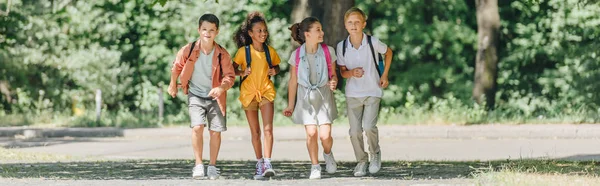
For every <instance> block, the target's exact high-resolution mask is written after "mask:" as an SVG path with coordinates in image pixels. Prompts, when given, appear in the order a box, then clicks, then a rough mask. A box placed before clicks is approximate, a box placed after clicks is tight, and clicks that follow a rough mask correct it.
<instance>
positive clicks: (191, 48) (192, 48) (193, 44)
mask: <svg viewBox="0 0 600 186" xmlns="http://www.w3.org/2000/svg"><path fill="white" fill-rule="evenodd" d="M190 44H192V46H191V47H190V53H188V56H187V59H190V56H191V55H192V51H194V47H195V46H196V41H194V42H191V43H190ZM215 47H220V48H223V47H221V45H219V44H217V46H215ZM217 58H218V60H219V66H220V68H219V69H220V71H221V76H223V64H221V53H219V55H218V56H217ZM187 59H186V60H187Z"/></svg>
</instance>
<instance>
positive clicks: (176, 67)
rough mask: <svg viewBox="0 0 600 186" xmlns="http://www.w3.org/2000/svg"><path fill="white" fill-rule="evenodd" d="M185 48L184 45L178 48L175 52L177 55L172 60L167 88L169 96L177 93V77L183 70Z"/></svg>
mask: <svg viewBox="0 0 600 186" xmlns="http://www.w3.org/2000/svg"><path fill="white" fill-rule="evenodd" d="M185 49H186V46H184V47H182V48H181V49H179V52H177V55H176V56H175V61H173V67H172V68H171V81H169V90H168V92H169V94H170V95H171V97H175V95H177V88H178V86H177V78H179V75H180V74H181V71H182V70H183V66H185V63H186V61H187V60H186V59H185V58H184V55H183V54H184V53H185Z"/></svg>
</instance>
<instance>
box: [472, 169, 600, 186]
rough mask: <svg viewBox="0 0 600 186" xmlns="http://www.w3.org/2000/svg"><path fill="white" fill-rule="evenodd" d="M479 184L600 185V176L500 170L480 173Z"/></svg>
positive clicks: (476, 179) (477, 181)
mask: <svg viewBox="0 0 600 186" xmlns="http://www.w3.org/2000/svg"><path fill="white" fill-rule="evenodd" d="M475 183H476V184H477V185H539V186H546V185H599V184H600V178H599V177H598V176H581V175H568V174H540V173H524V172H514V171H500V172H490V173H483V174H478V175H476V176H475Z"/></svg>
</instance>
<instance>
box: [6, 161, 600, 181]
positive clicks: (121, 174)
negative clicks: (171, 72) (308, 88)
mask: <svg viewBox="0 0 600 186" xmlns="http://www.w3.org/2000/svg"><path fill="white" fill-rule="evenodd" d="M355 164H356V163H353V162H338V172H336V173H335V174H327V173H326V172H325V171H323V179H328V178H354V176H353V175H352V171H353V170H354V166H355ZM192 165H193V161H191V160H133V161H97V162H67V163H14V164H0V170H1V171H2V172H0V176H1V177H7V178H50V179H86V180H108V179H111V180H112V179H123V180H155V179H190V178H191V168H192ZM321 165H323V163H322V164H321ZM254 166H255V162H254V161H219V162H218V165H217V167H218V168H219V169H220V172H221V179H252V175H253V173H254ZM273 166H274V168H275V170H276V172H277V176H276V177H274V178H273V179H274V180H295V179H307V178H308V175H309V171H310V163H309V162H308V161H282V162H273ZM323 166H324V165H323ZM324 168H325V167H323V170H325V169H324ZM506 168H509V169H518V170H529V169H531V168H535V169H536V170H537V171H540V172H547V173H567V174H571V173H582V171H583V170H584V169H585V170H590V168H592V169H591V170H594V171H592V172H589V171H588V172H585V173H586V174H590V173H591V174H594V175H598V170H599V169H600V164H598V163H596V162H585V163H581V162H575V163H573V162H568V161H566V162H565V161H555V160H524V161H492V162H478V161H472V162H445V161H414V162H409V161H394V162H389V161H388V162H384V163H383V168H382V169H381V171H380V172H379V173H377V174H375V175H367V176H365V177H363V178H362V179H379V180H398V179H399V180H413V179H453V178H469V177H472V175H473V174H474V173H479V172H487V171H492V170H493V171H497V170H501V169H506ZM561 171H562V172H561Z"/></svg>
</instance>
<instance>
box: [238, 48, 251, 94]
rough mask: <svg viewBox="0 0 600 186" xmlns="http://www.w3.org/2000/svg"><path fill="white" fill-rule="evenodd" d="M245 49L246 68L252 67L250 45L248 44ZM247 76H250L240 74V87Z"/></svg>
mask: <svg viewBox="0 0 600 186" xmlns="http://www.w3.org/2000/svg"><path fill="white" fill-rule="evenodd" d="M244 49H245V52H246V68H250V65H251V64H252V57H250V45H246V46H245V47H244ZM246 78H248V76H240V89H241V88H242V83H243V82H244V80H246Z"/></svg>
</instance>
